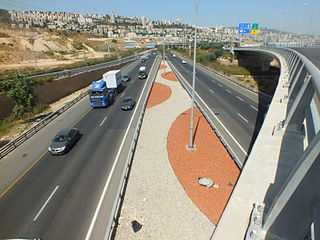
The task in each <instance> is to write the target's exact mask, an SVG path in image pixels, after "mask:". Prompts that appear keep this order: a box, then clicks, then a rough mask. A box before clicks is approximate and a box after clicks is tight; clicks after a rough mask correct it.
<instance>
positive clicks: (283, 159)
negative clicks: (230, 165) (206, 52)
mask: <svg viewBox="0 0 320 240" xmlns="http://www.w3.org/2000/svg"><path fill="white" fill-rule="evenodd" d="M234 50H235V51H242V52H257V53H260V54H261V55H265V56H272V57H275V58H277V59H278V61H279V62H280V65H281V74H280V78H279V82H278V86H277V89H276V91H275V94H274V97H273V100H272V102H271V104H270V108H269V111H268V113H267V115H266V118H265V121H264V123H263V126H262V128H261V130H260V132H259V135H258V137H257V139H256V142H255V144H254V146H253V148H252V151H251V153H250V155H249V157H248V159H247V161H246V163H245V165H244V167H243V170H242V173H241V176H240V178H239V180H238V183H237V185H236V187H235V190H234V192H233V194H232V196H231V198H230V200H229V202H228V204H227V207H226V209H225V212H224V214H223V216H222V218H221V220H220V222H219V224H218V226H217V229H216V230H215V232H214V234H213V236H212V239H219V240H220V239H256V240H258V239H259V240H260V239H320V174H319V170H320V132H319V129H320V118H319V109H320V107H319V106H320V104H319V97H320V70H319V65H317V64H318V63H319V62H320V61H319V56H320V54H319V53H320V48H314V49H313V50H310V48H309V49H301V48H299V49H290V48H276V47H264V48H235V49H234ZM315 51H317V53H318V54H316V53H315ZM305 55H306V56H308V57H309V58H308V57H306V56H305ZM316 65H317V66H318V67H317V66H316Z"/></svg>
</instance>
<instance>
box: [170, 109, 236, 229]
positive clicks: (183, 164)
mask: <svg viewBox="0 0 320 240" xmlns="http://www.w3.org/2000/svg"><path fill="white" fill-rule="evenodd" d="M194 123H195V127H194V129H195V131H196V135H195V141H194V142H195V145H196V150H194V151H188V150H187V149H186V145H187V144H189V124H190V110H188V111H186V112H184V113H182V114H181V115H180V116H179V117H178V118H177V119H176V120H175V121H174V122H173V124H172V125H171V128H170V130H169V134H168V139H167V151H168V155H169V160H170V163H171V166H172V168H173V170H174V172H175V174H176V176H177V178H178V179H179V181H180V183H181V185H182V186H183V188H184V189H185V191H186V193H187V194H188V196H189V197H190V198H191V199H192V201H193V202H194V203H195V205H196V206H197V207H198V208H199V209H200V210H201V211H202V213H203V214H205V215H206V216H207V217H208V218H209V219H210V221H212V222H213V223H214V224H217V223H218V221H219V219H220V217H221V215H222V213H223V210H224V208H225V206H226V204H227V201H228V199H229V197H230V195H231V192H232V190H233V186H232V185H234V184H235V183H236V181H237V179H238V176H239V173H240V171H239V169H238V167H237V166H236V164H235V163H234V162H233V160H232V159H231V157H230V156H229V154H228V152H227V151H226V149H225V148H224V146H223V145H222V143H221V142H220V140H219V139H218V137H217V136H216V135H215V133H214V132H213V130H212V129H211V127H210V126H209V124H208V123H207V121H206V119H205V118H204V117H203V115H202V114H201V112H200V111H199V110H198V109H197V108H196V109H195V118H194ZM199 177H208V178H211V179H212V180H213V181H214V183H215V186H214V187H212V188H206V187H203V186H200V185H199V184H198V178H199ZM230 183H231V184H230ZM230 185H231V186H230Z"/></svg>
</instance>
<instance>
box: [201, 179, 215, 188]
mask: <svg viewBox="0 0 320 240" xmlns="http://www.w3.org/2000/svg"><path fill="white" fill-rule="evenodd" d="M198 183H199V184H200V185H201V186H204V187H213V184H214V183H213V181H212V179H210V178H206V177H201V178H198Z"/></svg>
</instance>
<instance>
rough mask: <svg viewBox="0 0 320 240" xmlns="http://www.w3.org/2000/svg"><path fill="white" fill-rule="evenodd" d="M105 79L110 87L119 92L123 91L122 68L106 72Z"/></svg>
mask: <svg viewBox="0 0 320 240" xmlns="http://www.w3.org/2000/svg"><path fill="white" fill-rule="evenodd" d="M102 76H103V80H104V81H105V82H106V84H107V88H108V89H115V90H116V91H117V93H119V92H121V91H122V89H123V87H122V77H121V71H120V70H111V71H109V72H106V73H104V74H103V75H102Z"/></svg>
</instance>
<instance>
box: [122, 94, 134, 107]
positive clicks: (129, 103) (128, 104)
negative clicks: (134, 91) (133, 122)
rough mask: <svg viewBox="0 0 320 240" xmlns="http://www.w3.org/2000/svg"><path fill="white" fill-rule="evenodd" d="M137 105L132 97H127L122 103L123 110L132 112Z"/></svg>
mask: <svg viewBox="0 0 320 240" xmlns="http://www.w3.org/2000/svg"><path fill="white" fill-rule="evenodd" d="M134 105H135V101H134V100H133V99H132V97H125V98H124V99H123V100H122V103H121V109H122V110H131V109H132V108H133V107H134Z"/></svg>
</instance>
